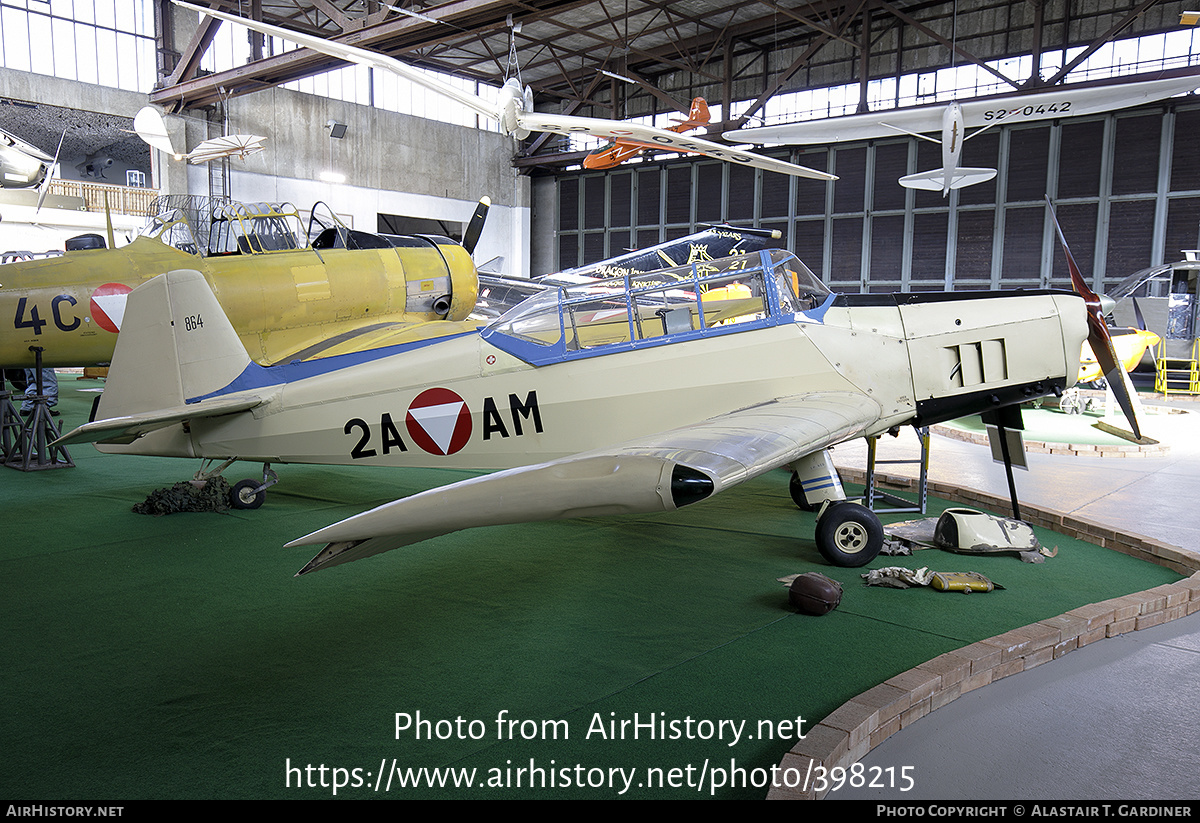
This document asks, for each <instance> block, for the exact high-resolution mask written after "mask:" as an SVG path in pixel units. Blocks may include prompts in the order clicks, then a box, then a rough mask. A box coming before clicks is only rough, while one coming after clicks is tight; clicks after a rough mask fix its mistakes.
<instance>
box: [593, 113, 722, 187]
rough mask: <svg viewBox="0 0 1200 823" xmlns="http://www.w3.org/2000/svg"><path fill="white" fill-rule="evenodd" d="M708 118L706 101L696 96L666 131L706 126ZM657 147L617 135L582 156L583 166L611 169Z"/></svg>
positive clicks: (683, 130) (680, 130) (677, 131)
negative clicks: (680, 118)
mask: <svg viewBox="0 0 1200 823" xmlns="http://www.w3.org/2000/svg"><path fill="white" fill-rule="evenodd" d="M709 119H710V116H709V113H708V101H706V100H705V99H704V98H703V97H697V98H695V99H693V100H692V109H691V111H690V112H689V113H688V116H687V119H686V120H677V121H675V125H674V126H670V127H668V128H667V131H672V132H675V133H676V134H683V133H684V132H687V131H691V130H692V129H698V128H702V127H704V126H707V125H708V121H709ZM659 148H661V146H659V145H657V144H655V143H643V142H638V141H636V140H630V139H626V138H621V137H618V138H617V139H615V140H611V141H609V142H608V143H606V144H605V145H603V146H601V147H600V148H598V149H596V150H595V151H592V152H591V153H589V154H588V156H587V157H585V158H583V167H584V168H585V169H611V168H615V167H617V166H619V165H621V164H622V163H624V162H625V161H626V160H630V159H632V158H634V157H637V156H638V155H639V154H641V153H642V152H644V151H648V150H650V149H659Z"/></svg>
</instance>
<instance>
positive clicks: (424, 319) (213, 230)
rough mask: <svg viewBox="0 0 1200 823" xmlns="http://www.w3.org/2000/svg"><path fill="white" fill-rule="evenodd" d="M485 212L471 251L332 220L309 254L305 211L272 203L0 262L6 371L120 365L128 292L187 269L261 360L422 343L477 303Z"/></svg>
mask: <svg viewBox="0 0 1200 823" xmlns="http://www.w3.org/2000/svg"><path fill="white" fill-rule="evenodd" d="M487 206H488V203H487V200H486V198H485V200H484V201H482V202H481V203H480V204H479V206H478V207H477V208H476V210H475V214H474V215H473V216H472V217H471V220H470V222H469V223H468V225H467V228H466V231H465V234H464V239H463V243H464V244H466V245H465V246H464V245H460V244H459V243H456V242H454V241H453V240H450V239H449V238H446V237H436V236H415V237H407V236H397V235H374V234H368V233H367V232H361V231H353V230H350V229H347V228H345V227H344V226H342V225H340V224H339V223H338V222H337V221H336V219H335V218H333V217H332V215H330V216H329V218H328V219H326V220H323V221H322V220H317V221H316V222H315V223H311V224H310V227H309V228H310V230H312V231H314V232H315V231H316V230H317V229H319V233H317V234H316V238H315V239H314V240H313V241H312V243H311V245H310V244H309V243H308V242H307V240H306V239H305V238H306V234H305V229H304V227H303V226H301V225H300V217H299V215H298V214H297V212H296V210H295V208H294V207H292V206H290V205H287V204H272V203H248V204H247V203H236V202H235V203H222V204H217V205H212V204H211V203H210V204H209V205H208V206H206V207H205V208H204V209H196V210H193V211H194V213H192V214H190V215H189V214H188V213H186V212H185V211H184V210H180V209H168V210H167V211H165V212H164V213H163V214H160V215H159V216H157V217H156V218H154V219H152V220H151V221H150V222H149V224H148V225H147V226H146V228H145V229H144V230H143V231H142V234H141V236H139V237H137V238H135V239H134V240H133V242H132V243H129V244H127V245H125V246H122V247H121V248H106V247H105V246H106V243H105V239H104V238H103V237H100V236H99V235H83V236H82V237H80V238H74V239H73V240H72V241H68V244H67V251H66V253H65V254H63V255H61V256H58V257H51V258H46V259H40V260H29V261H21V262H17V263H8V264H6V265H4V266H3V267H0V366H7V367H10V368H17V367H26V368H28V367H32V366H33V365H34V353H33V352H32V351H31V350H30V347H31V346H37V347H41V348H42V349H44V352H43V355H42V364H43V365H44V366H47V367H63V366H91V365H102V364H105V363H108V362H109V361H110V360H111V359H112V354H113V346H114V345H115V343H116V339H117V332H118V331H119V330H120V328H121V326H122V325H123V322H122V318H123V315H124V310H125V301H126V298H127V296H128V295H129V292H130V291H131V290H132V289H133V288H134V287H136V286H137V285H139V284H140V283H144V282H145V281H147V280H149V279H150V278H151V277H154V276H155V275H159V274H162V273H163V272H166V271H171V270H174V269H180V268H186V269H193V270H196V271H199V272H201V273H202V274H203V275H204V277H205V278H206V279H207V281H208V283H209V285H210V286H211V288H212V290H213V292H214V293H215V294H216V296H217V299H218V300H219V301H220V303H221V306H222V308H223V311H224V312H225V314H226V315H227V316H228V318H229V320H230V322H231V323H232V324H233V327H234V328H235V329H236V330H237V333H238V335H239V337H240V339H241V340H242V343H243V344H244V345H245V347H246V349H247V350H248V351H249V352H250V354H251V357H252V359H253V360H254V361H255V362H257V363H263V364H270V363H278V362H281V361H290V360H294V359H305V358H308V357H314V356H316V355H318V354H324V355H328V354H334V353H338V352H345V351H353V350H358V349H363V348H370V347H373V346H379V345H385V344H386V343H390V342H401V341H403V340H409V339H418V340H419V339H422V338H424V337H427V336H429V335H430V334H431V333H437V331H438V323H440V322H441V321H444V320H450V321H457V320H465V319H466V318H467V316H468V315H469V314H470V312H471V310H472V308H473V307H474V305H475V298H476V289H477V280H476V273H475V264H474V262H472V260H471V254H470V252H471V251H472V250H473V248H474V244H475V243H476V242H477V241H478V239H479V232H480V231H481V230H482V228H483V221H484V219H485V216H486V213H487ZM314 211H317V210H314ZM324 211H325V210H322V212H324ZM107 245H109V246H111V245H112V238H111V232H110V237H109V240H108V243H107Z"/></svg>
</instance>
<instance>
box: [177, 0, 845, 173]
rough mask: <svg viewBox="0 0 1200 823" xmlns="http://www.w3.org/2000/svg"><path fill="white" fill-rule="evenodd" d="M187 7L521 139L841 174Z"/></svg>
mask: <svg viewBox="0 0 1200 823" xmlns="http://www.w3.org/2000/svg"><path fill="white" fill-rule="evenodd" d="M172 2H174V3H175V5H177V6H181V7H183V8H186V9H191V10H192V11H196V12H199V13H201V14H207V15H209V16H211V17H215V18H217V19H218V20H224V21H226V22H229V23H236V24H238V25H242V26H246V27H247V28H249V29H252V30H254V31H257V32H260V33H262V34H266V35H269V36H271V37H278V38H280V39H282V40H286V41H288V42H291V43H295V44H297V45H300V46H304V47H305V48H309V49H312V50H313V51H318V52H321V53H322V54H328V55H330V56H332V57H338V58H340V59H342V60H345V61H347V62H350V63H358V64H359V65H363V66H369V67H372V68H377V69H380V70H382V71H387V72H391V73H392V74H395V75H398V76H399V77H403V78H404V79H406V80H407V81H409V82H410V83H415V84H416V85H418V86H421V87H423V88H426V89H429V90H430V91H432V92H435V93H437V94H441V95H443V96H445V97H448V98H449V99H451V100H454V101H456V102H458V103H460V104H462V105H464V106H466V107H467V108H469V109H471V110H472V111H475V112H477V113H478V114H480V115H483V116H484V117H488V118H490V119H492V120H495V121H497V122H498V123H499V124H500V128H501V129H502V130H503V131H504V133H505V134H510V135H512V136H514V137H516V138H517V139H518V140H524V139H525V138H526V137H528V136H529V134H530V133H531V132H535V131H538V132H549V133H552V134H565V135H572V134H589V135H591V136H593V137H601V138H604V139H606V140H625V141H636V142H640V143H646V144H648V145H651V146H654V147H657V148H661V149H670V150H673V151H682V152H691V153H695V154H703V155H706V156H708V157H715V158H717V159H719V160H725V161H727V162H730V163H740V164H742V165H744V166H753V167H755V168H760V169H765V170H767V171H775V172H779V173H781V174H790V175H793V176H795V177H809V178H813V179H815V180H836V179H837V177H836V175H832V174H828V173H827V172H823V171H817V170H816V169H810V168H807V167H805V166H798V165H796V164H795V163H788V162H786V161H783V160H776V159H775V158H773V157H765V156H763V155H761V154H755V153H754V152H750V151H743V150H741V149H737V148H733V147H732V146H725V145H722V144H720V143H714V142H712V141H710V140H704V139H701V138H699V137H684V136H683V135H680V134H677V133H675V132H672V131H668V130H667V129H660V128H656V127H654V126H645V125H642V124H640V123H630V122H627V121H623V120H602V119H600V118H597V117H575V116H573V115H567V114H547V113H543V112H537V111H534V110H533V90H532V89H530V88H529V87H526V88H525V89H524V90H522V89H521V84H520V81H518V80H517V79H516V78H514V77H510V78H509V79H508V80H506V81H504V85H503V86H502V87H501V88H500V95H499V99H498V100H497V101H496V102H492V101H489V100H485V99H484V98H482V97H479V96H478V95H475V94H471V93H470V92H467V91H463V90H462V89H459V88H456V87H455V86H452V85H450V84H449V83H445V82H442V81H441V80H438V79H437V78H436V77H433V76H432V75H428V74H425V73H424V72H422V71H419V70H418V69H415V68H413V67H412V66H409V65H408V64H407V63H404V62H402V61H400V60H397V59H396V58H394V57H389V56H387V55H386V54H381V53H379V52H375V51H370V50H368V49H364V48H359V47H358V46H351V45H347V44H345V43H340V42H336V41H333V40H326V39H324V38H322V37H314V36H313V35H309V34H304V33H302V32H298V31H293V30H291V29H285V28H281V27H279V26H273V25H271V24H270V23H263V22H260V21H258V20H251V19H248V18H246V17H238V16H236V15H233V14H226V13H225V12H221V11H217V10H216V9H210V8H206V7H204V6H196V5H193V4H191V3H185V2H182V0H172Z"/></svg>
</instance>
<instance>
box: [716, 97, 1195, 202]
mask: <svg viewBox="0 0 1200 823" xmlns="http://www.w3.org/2000/svg"><path fill="white" fill-rule="evenodd" d="M1198 87H1200V78H1196V77H1182V78H1180V77H1176V78H1171V79H1167V80H1148V81H1144V82H1137V83H1118V84H1114V85H1109V86H1086V87H1081V86H1059V87H1056V88H1054V89H1053V90H1051V91H1041V92H1036V93H1033V94H1020V95H995V96H991V97H979V98H976V99H974V100H968V101H965V102H963V103H957V102H955V103H950V104H949V105H942V104H937V105H929V106H916V107H914V108H907V109H890V110H886V111H878V112H872V113H869V114H854V115H848V116H846V117H830V118H824V119H821V120H807V121H805V122H802V123H785V124H782V125H778V126H761V127H757V128H749V129H738V130H736V131H730V132H726V134H725V136H726V137H728V138H729V139H732V140H738V141H743V142H747V143H759V144H762V143H783V144H789V145H811V144H817V143H840V142H846V141H851V140H876V139H879V138H881V137H891V136H894V135H895V134H896V133H897V132H901V133H904V134H909V135H913V136H915V137H920V138H922V139H927V140H934V142H940V143H941V144H942V168H940V169H934V170H932V171H925V172H918V173H917V174H910V175H907V176H905V177H901V178H900V185H902V186H905V187H907V188H914V189H928V190H930V191H941V192H942V194H943V195H945V194H948V193H949V191H950V190H951V189H957V188H962V187H963V186H971V185H974V184H976V183H983V182H985V181H987V180H991V179H992V178H993V177H995V176H996V170H995V169H983V168H959V166H958V161H959V158H960V157H961V155H962V144H963V142H964V141H965V140H969V139H971V138H972V137H975V136H976V135H977V134H979V133H981V132H982V131H983V130H984V129H987V128H991V127H992V126H995V125H998V124H1001V123H1024V122H1030V121H1035V120H1057V119H1060V118H1063V117H1075V116H1078V115H1082V114H1101V113H1104V112H1109V111H1114V110H1116V109H1122V108H1128V107H1129V106H1136V105H1139V104H1141V103H1149V102H1152V101H1154V100H1162V99H1164V98H1167V97H1173V96H1174V95H1176V94H1183V93H1185V92H1189V91H1192V90H1194V89H1196V88H1198ZM967 129H976V131H974V132H972V133H971V134H969V135H968V134H967V133H966V130H967ZM938 130H940V131H941V135H942V136H941V139H940V140H935V139H934V138H931V137H925V136H924V135H925V134H926V133H928V132H934V131H938Z"/></svg>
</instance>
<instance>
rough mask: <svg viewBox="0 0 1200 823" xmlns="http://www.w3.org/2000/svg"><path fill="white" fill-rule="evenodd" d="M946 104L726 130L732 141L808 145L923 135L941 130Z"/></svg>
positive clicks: (726, 134)
mask: <svg viewBox="0 0 1200 823" xmlns="http://www.w3.org/2000/svg"><path fill="white" fill-rule="evenodd" d="M945 108H946V107H945V105H934V106H919V107H916V108H911V109H885V110H883V111H876V112H870V113H868V114H849V115H846V116H844V117H823V118H821V119H820V120H805V121H803V122H800V123H782V124H780V125H778V126H759V127H757V128H752V129H737V130H736V131H727V132H725V137H726V138H728V139H729V140H739V141H745V142H747V143H758V144H762V143H782V144H785V145H793V146H799V145H808V144H818V143H822V144H823V143H842V142H848V141H851V140H877V139H879V138H881V137H897V136H899V135H901V134H903V133H904V132H910V133H915V134H922V133H925V132H935V131H941V129H942V112H943V111H945Z"/></svg>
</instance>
